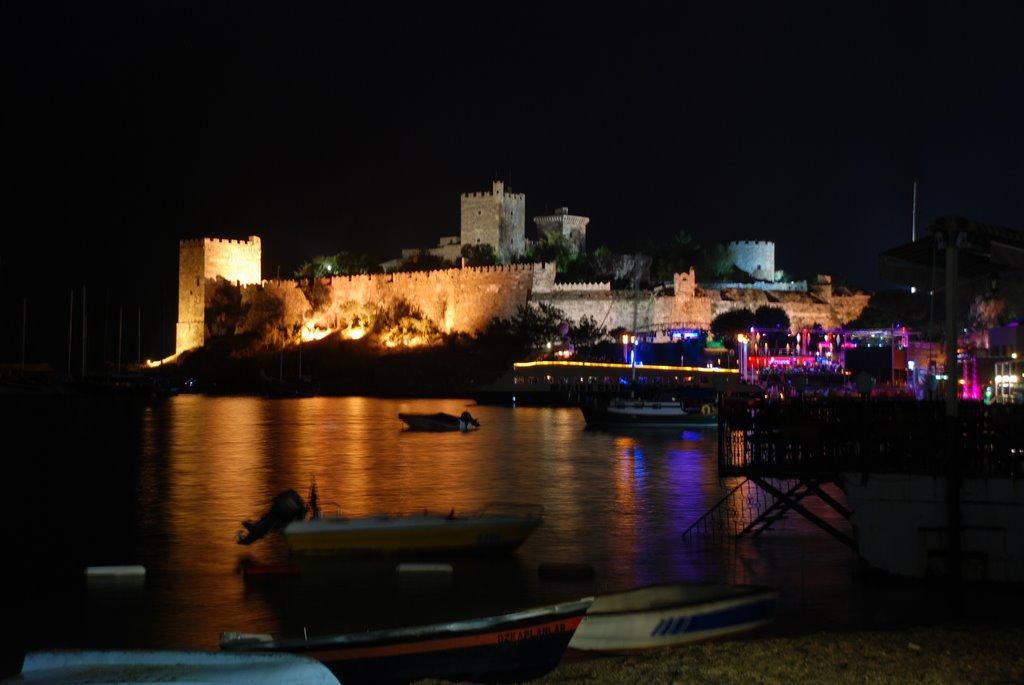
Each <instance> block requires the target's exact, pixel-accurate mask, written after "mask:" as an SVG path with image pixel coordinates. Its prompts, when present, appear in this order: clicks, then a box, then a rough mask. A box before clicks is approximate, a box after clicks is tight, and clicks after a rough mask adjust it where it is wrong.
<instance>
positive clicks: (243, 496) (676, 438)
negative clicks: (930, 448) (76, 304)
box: [4, 395, 944, 660]
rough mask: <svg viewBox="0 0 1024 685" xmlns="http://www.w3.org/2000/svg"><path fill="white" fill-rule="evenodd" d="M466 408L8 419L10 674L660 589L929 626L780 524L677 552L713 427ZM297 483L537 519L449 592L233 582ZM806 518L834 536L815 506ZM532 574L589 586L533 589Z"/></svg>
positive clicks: (148, 411) (354, 567)
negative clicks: (428, 417) (46, 650)
mask: <svg viewBox="0 0 1024 685" xmlns="http://www.w3.org/2000/svg"><path fill="white" fill-rule="evenodd" d="M94 402H95V403H100V402H103V400H98V399H97V400H95V401H94ZM468 405H469V403H468V402H467V401H466V400H456V399H453V400H400V399H371V398H361V397H339V398H329V397H316V398H305V399H287V400H271V399H264V398H257V397H204V396H198V395H183V396H179V397H175V398H172V399H170V400H168V401H166V402H163V403H160V404H156V405H143V406H140V407H137V408H135V407H133V408H131V409H130V410H123V409H119V410H116V411H115V410H111V411H107V410H103V411H102V412H101V417H102V418H101V419H96V418H95V417H94V416H93V414H92V413H90V412H94V411H96V410H95V405H94V404H90V405H89V406H90V408H89V409H81V408H72V409H68V408H67V407H65V408H64V409H63V411H64V412H66V413H67V412H70V413H71V414H73V415H74V416H72V418H71V419H68V418H67V416H64V417H60V416H57V417H56V418H54V420H59V422H60V425H61V426H63V425H66V424H68V423H69V422H70V423H71V424H73V425H74V424H76V422H77V425H78V428H77V429H70V428H68V429H62V428H61V427H60V426H55V425H54V424H53V422H52V421H50V420H48V419H47V414H46V410H45V409H44V410H37V409H34V408H32V407H29V408H28V409H25V408H24V407H22V408H21V411H22V413H23V415H24V416H25V417H26V419H25V422H24V425H22V426H15V425H8V426H7V430H8V431H9V432H10V431H15V432H17V431H19V430H20V431H23V437H30V434H32V435H35V436H36V437H35V444H33V443H32V442H31V441H28V440H26V441H24V442H25V444H24V447H22V448H19V457H18V461H17V464H18V466H17V467H16V468H14V469H13V470H11V471H10V472H9V474H10V475H12V476H13V479H12V480H10V481H8V491H9V495H8V496H9V502H12V503H13V505H14V506H13V507H11V508H9V509H8V512H9V514H8V516H7V520H6V521H5V522H4V533H5V535H6V544H7V550H8V553H9V554H8V559H9V560H10V561H9V564H10V567H11V568H13V569H14V570H15V571H16V573H17V574H19V576H20V582H19V583H18V584H17V585H16V586H14V587H9V588H8V589H7V590H6V591H5V606H7V607H9V608H11V609H12V614H11V615H13V617H14V619H15V623H14V624H16V625H19V626H22V629H21V631H20V636H19V638H18V640H17V642H16V643H15V644H13V645H11V646H10V649H12V650H13V652H12V654H11V655H10V658H11V659H14V660H17V659H18V658H20V657H19V656H17V655H16V654H15V653H17V652H19V651H21V650H24V649H29V648H43V647H134V648H140V647H147V648H181V649H215V648H216V646H217V640H218V636H219V634H220V632H221V631H227V630H238V631H245V632H259V633H271V634H273V635H275V636H276V637H301V636H302V635H303V634H304V633H305V634H309V635H319V634H328V633H332V632H338V631H355V630H366V629H370V628H376V627H385V626H395V625H408V624H414V623H429V622H434V621H441V620H446V619H450V618H458V617H465V616H473V615H481V614H483V613H491V612H501V611H506V610H510V609H516V608H523V607H526V606H530V605H535V604H542V603H547V602H550V601H556V600H564V599H572V598H577V597H581V596H587V595H590V594H593V593H596V592H602V591H606V590H607V591H610V590H621V589H626V588H631V587H636V586H642V585H649V584H654V583H661V582H668V581H687V582H711V583H720V582H725V583H749V584H758V585H770V586H773V587H776V588H778V589H779V590H780V592H781V602H780V607H779V615H778V620H777V621H776V622H775V624H774V625H773V626H772V627H771V628H770V629H769V630H770V631H774V632H777V633H787V632H788V633H792V632H804V631H808V630H820V629H844V628H855V627H878V626H886V625H898V624H906V623H921V622H928V621H930V620H936V619H938V618H941V617H942V615H943V611H944V608H943V605H942V602H941V601H938V600H937V599H936V596H937V593H940V592H941V591H939V590H936V589H935V588H932V587H931V586H928V585H927V584H921V583H892V582H878V581H875V580H872V579H870V578H866V577H865V574H864V572H863V571H862V569H861V568H860V566H859V563H858V561H857V559H856V556H855V554H854V553H853V552H852V551H851V550H850V549H849V548H847V547H845V546H844V545H842V544H841V543H839V542H838V541H836V540H834V539H832V538H830V537H829V536H828V535H826V534H825V533H823V532H821V531H820V530H819V529H817V528H815V527H814V526H813V525H811V524H809V523H807V522H806V521H804V520H803V519H800V518H799V517H793V516H790V517H788V518H787V519H785V520H783V521H782V522H780V523H779V524H778V525H776V526H775V527H774V528H773V529H772V530H770V531H768V532H766V533H765V534H764V535H762V536H760V537H758V538H756V539H744V540H740V541H733V540H724V541H723V540H719V541H717V542H710V541H707V540H703V539H700V538H698V539H694V540H690V541H684V540H683V539H681V533H682V531H683V530H684V529H685V528H686V526H688V525H689V524H690V523H692V522H693V521H694V520H696V519H697V518H698V517H699V516H700V515H701V514H703V513H704V512H705V511H706V510H707V509H708V508H709V507H711V506H713V505H714V504H715V503H716V502H717V501H718V500H719V499H721V498H722V496H723V494H724V493H725V492H727V491H728V489H729V488H731V487H732V486H733V485H735V481H730V480H725V481H723V480H720V479H719V478H718V475H717V473H716V468H715V455H716V440H717V435H716V431H715V430H714V429H697V430H686V431H682V430H664V429H658V430H635V431H630V430H619V431H594V430H588V429H586V427H585V425H584V422H583V419H582V416H581V414H580V412H579V411H578V410H574V409H545V408H507V407H484V406H481V407H477V406H468ZM39 406H42V407H45V406H46V405H45V404H41V405H39ZM467 408H468V409H469V410H470V411H471V412H472V413H473V414H474V415H475V416H476V417H477V418H478V419H479V420H480V423H481V428H480V429H479V430H477V431H474V432H470V433H466V434H463V433H457V432H454V433H417V432H410V431H408V430H406V429H405V428H404V426H403V424H402V423H401V422H400V421H399V420H398V418H397V414H398V413H399V412H435V411H445V412H448V413H452V414H459V413H461V412H462V411H464V410H465V409H467ZM12 412H15V410H14V409H11V411H9V412H8V414H7V416H8V423H9V424H10V423H11V422H12V419H11V416H12ZM15 414H16V412H15ZM46 426H51V428H52V431H51V434H47V432H46V428H45V427H46ZM65 430H67V431H71V434H68V435H62V432H64V431H65ZM75 430H77V431H78V432H79V433H81V435H80V436H79V435H75V434H74V432H75ZM83 436H84V437H83ZM313 478H315V479H316V482H317V484H318V487H319V495H320V500H321V504H322V507H323V509H324V511H325V513H334V512H335V511H340V512H341V513H342V514H344V515H345V516H365V515H372V514H378V513H401V512H416V511H422V510H424V509H429V510H431V511H442V512H449V511H451V510H453V509H454V511H455V512H456V513H460V512H464V513H469V512H472V511H474V510H478V509H480V508H481V507H483V506H484V505H486V504H487V503H489V502H497V501H500V502H522V503H531V504H539V505H541V506H543V508H544V523H543V525H542V526H541V527H540V528H539V529H538V530H537V531H536V532H535V533H534V534H533V535H532V536H531V537H530V538H529V539H528V540H527V542H526V543H525V544H524V545H523V547H522V548H520V549H519V550H518V551H517V552H516V553H514V554H512V555H508V556H506V557H502V558H497V559H461V560H455V561H454V571H453V573H452V574H451V575H444V574H441V575H427V576H423V577H416V576H403V575H400V574H398V573H397V572H396V565H397V563H398V562H399V561H401V560H400V559H398V560H396V559H391V558H370V559H359V560H341V561H331V560H312V561H310V562H308V563H304V564H303V567H302V574H301V575H300V576H299V577H297V578H283V579H278V580H275V581H265V582H261V583H252V582H250V583H246V582H245V581H244V580H243V577H242V576H241V574H240V572H239V568H240V564H242V563H243V562H244V561H245V560H252V561H256V562H277V561H283V560H285V559H286V558H287V549H286V547H285V545H284V542H283V540H282V539H281V537H280V535H276V534H271V535H269V536H268V537H267V538H265V539H264V540H261V541H259V542H257V543H255V544H254V545H252V546H251V547H243V546H239V545H238V544H236V542H235V535H236V532H237V531H238V530H239V529H240V525H239V524H240V522H241V521H242V520H243V519H246V518H255V517H258V516H260V515H261V514H262V513H264V512H265V511H266V509H267V506H268V504H269V502H270V500H271V498H272V497H273V496H274V495H276V494H278V493H279V492H281V491H283V490H286V489H288V488H294V489H296V490H297V491H299V492H300V494H302V495H303V496H305V494H306V490H307V488H308V486H309V483H310V482H311V480H312V479H313ZM833 492H834V494H836V495H837V496H839V497H841V493H839V492H838V491H836V490H833ZM808 506H809V507H811V508H812V509H813V510H814V511H815V512H816V513H818V514H819V515H821V516H823V517H825V518H826V519H827V520H829V521H830V522H831V523H833V525H836V526H837V527H840V528H843V529H844V530H847V531H848V530H849V526H848V524H847V523H846V522H845V521H843V520H842V519H841V518H840V517H838V515H836V514H835V513H834V512H832V511H831V510H830V509H828V508H827V507H825V506H824V505H821V504H820V503H818V505H817V506H816V505H815V503H813V502H809V503H808ZM545 562H584V563H588V564H591V565H593V567H594V568H595V571H596V573H595V576H594V578H593V579H591V580H575V581H569V580H541V579H539V578H538V574H537V567H538V565H539V564H542V563H545ZM96 564H142V565H144V566H145V567H146V576H145V578H144V579H139V578H135V579H121V580H113V581H106V582H97V581H93V580H89V581H86V580H85V579H84V577H83V574H82V569H83V568H84V567H85V566H87V565H96ZM9 660H10V659H9Z"/></svg>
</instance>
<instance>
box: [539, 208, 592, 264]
mask: <svg viewBox="0 0 1024 685" xmlns="http://www.w3.org/2000/svg"><path fill="white" fill-rule="evenodd" d="M533 223H535V224H536V225H537V237H538V238H540V239H543V238H544V236H546V235H548V236H550V235H561V236H562V237H563V238H565V239H566V240H567V241H568V242H569V246H570V247H571V248H572V252H573V254H579V253H581V252H586V251H587V224H588V223H590V218H589V217H585V216H576V215H574V214H570V213H569V208H568V207H559V208H558V209H556V210H555V213H554V214H551V215H548V216H535V217H533Z"/></svg>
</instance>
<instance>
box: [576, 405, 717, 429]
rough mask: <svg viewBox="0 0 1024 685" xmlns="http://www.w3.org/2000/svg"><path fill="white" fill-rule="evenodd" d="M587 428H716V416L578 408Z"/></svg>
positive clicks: (588, 407)
mask: <svg viewBox="0 0 1024 685" xmlns="http://www.w3.org/2000/svg"><path fill="white" fill-rule="evenodd" d="M580 409H581V411H582V412H583V418H584V420H585V421H586V422H587V425H588V426H594V427H602V426H615V427H625V426H638V427H649V428H685V427H691V426H697V427H699V426H717V425H718V416H717V415H716V414H696V413H694V414H683V413H677V412H671V413H670V412H660V413H654V412H644V411H642V410H638V411H630V410H628V409H623V410H611V409H608V408H606V407H594V406H584V407H580Z"/></svg>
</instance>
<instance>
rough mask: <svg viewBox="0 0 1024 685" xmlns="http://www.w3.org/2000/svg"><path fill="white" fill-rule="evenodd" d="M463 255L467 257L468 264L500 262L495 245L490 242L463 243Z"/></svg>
mask: <svg viewBox="0 0 1024 685" xmlns="http://www.w3.org/2000/svg"><path fill="white" fill-rule="evenodd" d="M462 256H463V257H465V259H466V266H493V265H494V264H497V263H498V255H497V254H496V253H495V252H494V246H493V245H491V244H489V243H480V244H478V245H463V246H462Z"/></svg>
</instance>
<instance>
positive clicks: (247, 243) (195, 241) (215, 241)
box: [178, 235, 261, 248]
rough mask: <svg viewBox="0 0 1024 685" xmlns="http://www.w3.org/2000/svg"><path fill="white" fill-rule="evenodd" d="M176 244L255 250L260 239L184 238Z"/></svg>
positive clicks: (252, 237) (258, 245)
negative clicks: (225, 246)
mask: <svg viewBox="0 0 1024 685" xmlns="http://www.w3.org/2000/svg"><path fill="white" fill-rule="evenodd" d="M178 244H179V245H180V246H182V247H198V246H201V245H211V244H212V245H237V246H239V247H249V248H257V247H260V246H261V242H260V237H259V236H258V235H251V236H249V237H248V238H246V239H245V240H236V239H234V238H185V239H183V240H179V241H178Z"/></svg>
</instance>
